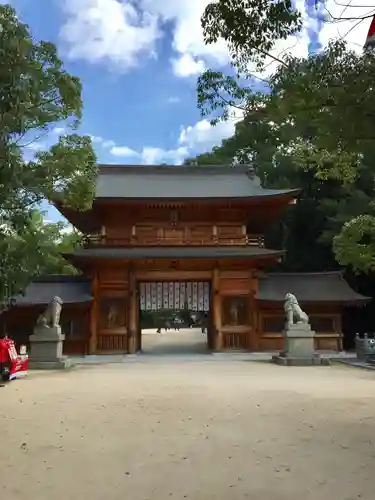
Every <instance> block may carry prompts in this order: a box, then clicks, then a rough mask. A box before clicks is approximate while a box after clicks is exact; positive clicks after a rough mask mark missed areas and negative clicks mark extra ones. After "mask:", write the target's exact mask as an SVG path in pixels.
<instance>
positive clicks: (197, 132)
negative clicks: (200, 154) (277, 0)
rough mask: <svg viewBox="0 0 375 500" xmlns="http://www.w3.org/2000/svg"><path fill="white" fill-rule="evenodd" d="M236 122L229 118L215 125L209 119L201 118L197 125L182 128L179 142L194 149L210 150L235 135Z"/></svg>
mask: <svg viewBox="0 0 375 500" xmlns="http://www.w3.org/2000/svg"><path fill="white" fill-rule="evenodd" d="M235 123H236V122H235V121H234V120H229V121H227V122H219V123H218V124H217V125H216V126H215V127H213V126H212V125H210V122H209V121H208V120H200V121H199V122H197V123H196V124H195V125H189V126H188V127H182V128H181V133H180V137H179V143H180V144H181V145H185V146H186V147H188V148H189V149H191V150H194V151H196V150H198V151H204V150H207V151H208V150H209V149H211V148H212V147H213V146H217V145H219V144H220V143H221V141H222V140H223V139H225V138H227V137H230V136H231V135H233V133H234V127H235Z"/></svg>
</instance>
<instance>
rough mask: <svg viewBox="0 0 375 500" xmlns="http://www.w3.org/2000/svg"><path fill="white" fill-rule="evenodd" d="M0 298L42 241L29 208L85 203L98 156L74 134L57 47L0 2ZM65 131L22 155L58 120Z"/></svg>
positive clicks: (22, 278) (73, 91)
mask: <svg viewBox="0 0 375 500" xmlns="http://www.w3.org/2000/svg"><path fill="white" fill-rule="evenodd" d="M0 29H1V35H0V36H1V44H0V68H1V69H0V221H1V222H0V255H1V265H0V283H1V286H0V302H2V303H4V301H5V302H6V300H8V299H9V297H10V296H12V295H14V294H15V293H18V292H20V291H21V290H22V289H23V288H24V287H25V286H26V285H27V284H28V282H29V281H30V279H32V278H33V277H34V276H35V275H36V274H37V273H38V272H39V268H38V266H35V257H36V253H38V252H39V251H40V249H41V247H42V246H43V241H39V240H38V238H39V236H40V235H41V232H40V231H36V230H35V208H36V207H37V206H38V205H39V203H40V202H41V201H42V200H45V199H48V200H51V199H57V198H58V199H59V200H61V201H62V202H63V203H65V204H67V205H69V206H72V207H74V208H76V209H79V210H85V209H87V208H89V207H90V205H91V203H92V197H93V189H94V182H95V177H96V156H95V153H94V151H93V148H92V144H91V139H90V137H86V136H81V135H79V134H78V133H76V132H75V130H76V129H77V127H78V125H79V123H80V119H81V116H82V98H81V90H82V89H81V83H80V81H79V79H78V78H77V77H74V76H72V75H70V74H69V73H68V72H67V71H66V70H65V69H64V66H63V63H62V61H61V60H60V59H59V57H58V55H57V50H56V47H55V45H53V44H52V43H48V42H45V41H35V39H34V38H33V37H32V34H31V33H30V30H29V27H28V26H27V25H25V24H23V23H22V22H21V21H20V20H19V19H18V17H17V15H16V12H15V10H14V9H12V8H11V7H10V6H9V5H1V6H0ZM58 122H63V124H64V126H65V127H67V128H68V129H70V132H71V133H69V134H66V135H63V136H61V137H60V138H59V140H58V142H57V143H56V144H54V145H53V146H52V147H50V148H49V149H45V150H41V151H39V152H37V153H36V154H35V155H34V157H33V158H31V159H30V158H26V156H25V152H26V151H27V147H28V146H30V144H31V143H33V142H35V141H39V140H40V139H41V138H44V137H46V136H48V133H49V132H50V131H51V129H52V127H55V126H56V123H58Z"/></svg>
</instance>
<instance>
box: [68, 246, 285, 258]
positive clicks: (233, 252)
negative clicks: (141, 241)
mask: <svg viewBox="0 0 375 500" xmlns="http://www.w3.org/2000/svg"><path fill="white" fill-rule="evenodd" d="M283 254H284V252H283V251H279V250H268V249H266V248H258V247H250V246H248V247H247V246H243V247H233V246H229V245H228V246H224V247H216V246H209V247H187V246H181V247H163V246H159V247H134V248H131V247H126V248H119V247H114V248H100V247H97V248H80V249H77V250H76V251H74V252H72V253H66V254H63V255H64V256H65V257H67V258H69V257H80V258H88V259H92V258H94V259H129V260H131V259H135V260H140V259H179V258H190V259H212V258H234V259H236V258H247V257H250V258H251V257H269V256H275V257H276V256H279V255H283Z"/></svg>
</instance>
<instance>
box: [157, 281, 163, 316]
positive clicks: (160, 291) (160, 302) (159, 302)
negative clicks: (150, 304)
mask: <svg viewBox="0 0 375 500" xmlns="http://www.w3.org/2000/svg"><path fill="white" fill-rule="evenodd" d="M156 308H157V309H158V310H160V309H163V283H161V282H159V283H157V295H156Z"/></svg>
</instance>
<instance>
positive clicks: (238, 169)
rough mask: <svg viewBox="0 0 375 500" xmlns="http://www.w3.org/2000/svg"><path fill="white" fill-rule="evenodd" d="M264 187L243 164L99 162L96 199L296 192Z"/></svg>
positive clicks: (266, 195)
mask: <svg viewBox="0 0 375 500" xmlns="http://www.w3.org/2000/svg"><path fill="white" fill-rule="evenodd" d="M298 192H299V190H298V189H294V190H290V189H264V188H262V187H261V186H260V180H259V178H258V177H256V176H254V175H253V174H252V172H251V169H250V167H249V166H246V165H234V166H231V165H213V166H206V165H205V166H203V165H199V166H198V165H177V166H171V165H100V166H99V175H98V179H97V184H96V194H95V197H96V198H97V199H100V198H126V199H146V200H162V199H169V200H172V199H204V198H206V199H207V198H209V199H215V198H216V199H223V198H227V199H228V198H233V199H235V198H252V197H272V196H280V195H283V194H290V195H291V196H293V195H294V194H298Z"/></svg>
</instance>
